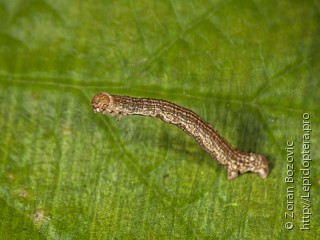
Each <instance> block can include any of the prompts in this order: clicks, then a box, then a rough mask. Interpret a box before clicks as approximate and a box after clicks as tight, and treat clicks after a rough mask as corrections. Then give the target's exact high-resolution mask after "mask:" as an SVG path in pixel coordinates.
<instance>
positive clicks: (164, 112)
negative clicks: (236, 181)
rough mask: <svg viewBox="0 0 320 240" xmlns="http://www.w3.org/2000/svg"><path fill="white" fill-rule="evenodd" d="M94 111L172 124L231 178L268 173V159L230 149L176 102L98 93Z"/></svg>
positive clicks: (212, 129)
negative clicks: (245, 174)
mask: <svg viewBox="0 0 320 240" xmlns="http://www.w3.org/2000/svg"><path fill="white" fill-rule="evenodd" d="M91 105H92V108H93V111H94V112H102V113H104V114H105V113H110V114H111V115H112V116H114V115H118V116H119V117H121V116H125V115H142V116H148V117H157V118H160V119H161V120H162V121H164V122H166V123H170V124H173V125H175V126H177V127H179V128H180V129H182V130H183V131H184V132H186V133H187V134H188V135H190V136H191V137H193V138H194V139H195V140H196V141H197V142H198V143H199V144H200V146H201V147H202V148H203V149H204V150H206V151H207V152H208V153H209V154H210V155H211V157H213V158H214V159H216V160H217V161H218V162H219V163H221V164H222V165H223V166H224V167H225V168H226V169H227V171H228V179H233V178H236V177H237V176H238V174H239V173H244V172H255V173H258V174H259V176H260V177H261V178H266V177H267V176H268V173H269V167H268V161H267V159H266V158H265V157H264V156H262V155H259V154H255V153H245V152H241V151H239V150H237V149H234V148H232V147H231V145H230V144H229V143H228V142H227V141H226V140H225V139H224V138H223V137H221V136H220V135H219V134H218V132H217V131H216V130H215V129H214V128H213V127H212V126H211V125H210V124H208V123H207V122H205V121H204V120H202V119H201V118H200V117H199V116H198V115H197V114H195V113H194V112H192V111H191V110H188V109H186V108H183V107H180V106H178V105H176V104H174V103H171V102H168V101H165V100H161V99H154V98H136V97H128V96H118V95H112V94H109V93H105V92H103V93H98V94H97V95H95V96H94V97H93V99H92V101H91Z"/></svg>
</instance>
